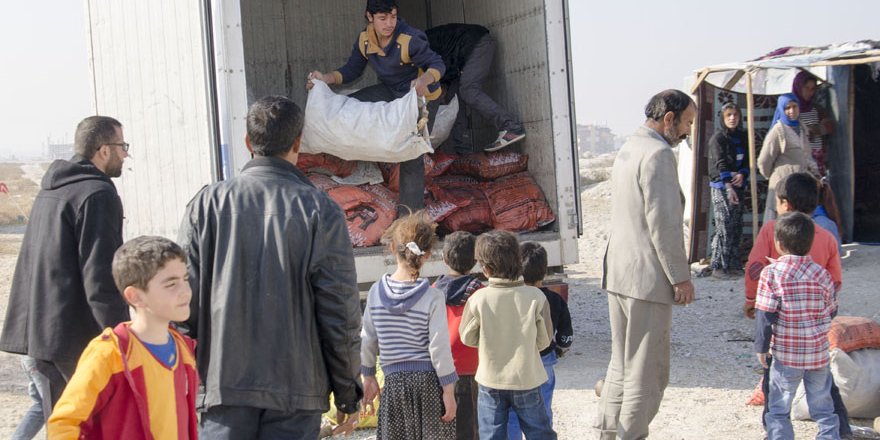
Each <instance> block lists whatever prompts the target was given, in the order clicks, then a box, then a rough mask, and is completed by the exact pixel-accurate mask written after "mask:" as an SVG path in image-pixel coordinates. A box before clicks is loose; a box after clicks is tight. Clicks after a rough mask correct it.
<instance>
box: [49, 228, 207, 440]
mask: <svg viewBox="0 0 880 440" xmlns="http://www.w3.org/2000/svg"><path fill="white" fill-rule="evenodd" d="M184 261H185V260H184V254H183V250H182V249H181V248H180V247H179V246H178V245H176V244H174V242H172V241H170V240H168V239H165V238H161V237H138V238H135V239H134V240H131V241H129V242H127V243H125V244H123V245H122V247H120V248H119V250H117V251H116V254H115V255H114V257H113V279H114V280H115V281H116V285H117V287H118V288H119V291H120V292H122V295H123V296H124V297H125V300H126V301H127V302H128V304H129V305H131V307H133V308H134V310H135V311H136V313H135V314H134V315H133V316H134V318H133V319H132V321H131V322H124V323H121V324H119V325H117V326H116V328H114V329H110V328H107V329H105V330H104V332H103V333H102V334H101V335H99V336H98V337H96V338H95V339H93V340H92V341H91V342H90V343H89V345H88V347H86V350H85V351H84V352H83V354H82V356H81V357H80V359H79V364H78V365H77V368H76V372H74V374H73V377H72V378H71V379H70V382H69V383H68V384H67V387H66V388H65V389H64V393H63V394H62V395H61V399H60V400H59V401H58V403H57V404H56V405H55V409H54V411H53V412H52V416H51V417H50V418H49V423H48V425H47V426H48V434H49V438H52V439H79V438H89V439H117V438H124V439H154V438H156V439H158V438H177V439H195V438H197V421H196V412H195V397H196V390H197V388H198V384H199V377H198V373H197V372H196V362H195V355H194V354H193V349H194V347H195V344H194V342H193V341H192V340H191V339H189V338H187V337H186V336H182V335H180V334H179V333H177V331H175V330H173V329H172V328H170V327H169V324H170V323H171V322H172V321H174V322H181V321H185V320H186V319H187V318H188V317H189V313H190V305H189V303H190V299H191V298H192V291H191V290H190V286H189V282H188V281H187V271H186V263H184Z"/></svg>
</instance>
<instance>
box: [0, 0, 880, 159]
mask: <svg viewBox="0 0 880 440" xmlns="http://www.w3.org/2000/svg"><path fill="white" fill-rule="evenodd" d="M486 1H488V0H486ZM493 1H501V0H493ZM84 5H85V2H83V1H75V0H35V1H20V2H13V3H12V4H10V5H8V6H7V7H6V9H5V11H4V13H3V14H0V60H2V63H3V64H2V65H3V69H2V73H0V75H2V76H0V78H2V80H0V121H3V122H2V128H3V136H2V137H0V158H3V157H8V156H9V155H10V154H16V155H18V156H19V157H28V156H35V155H39V154H40V153H42V150H43V148H44V146H45V145H46V143H47V142H49V141H51V142H53V143H54V142H61V143H63V142H72V141H73V132H74V129H75V127H76V124H77V122H79V121H80V120H81V119H82V118H83V117H85V116H86V115H88V114H89V113H90V108H91V105H90V101H89V99H90V98H89V96H90V94H91V89H90V84H89V71H88V51H87V44H88V40H87V35H86V30H85V24H84V23H85V11H84ZM46 11H52V12H51V13H46ZM569 11H570V13H571V23H572V26H571V37H572V57H573V68H574V73H573V75H574V88H575V106H576V116H577V121H578V123H581V124H592V123H598V124H603V125H607V126H609V127H610V128H611V129H612V130H613V131H614V132H615V133H617V134H618V135H625V134H628V133H630V132H632V131H633V130H634V129H635V128H636V127H637V126H638V125H639V124H641V123H642V122H643V120H644V115H643V113H642V109H643V108H644V105H645V103H646V102H647V101H648V99H649V98H650V97H651V96H652V95H653V94H654V93H656V92H658V91H660V90H663V89H667V88H681V87H682V86H683V83H684V78H685V76H690V75H692V72H693V71H694V70H696V69H699V68H701V67H705V66H708V65H712V64H718V63H725V62H733V61H742V60H747V59H752V58H756V57H758V56H760V55H763V54H765V53H767V52H769V51H771V50H773V49H776V48H779V47H783V46H798V45H824V44H828V43H834V42H844V41H856V40H862V39H875V40H877V39H880V26H878V25H877V23H878V20H880V1H876V0H870V1H864V0H839V1H836V2H832V1H827V0H826V1H816V0H800V1H787V0H777V1H772V2H766V1H760V0H741V1H730V2H716V1H705V0H700V1H698V0H676V1H673V2H646V1H636V0H612V1H588V0H569Z"/></svg>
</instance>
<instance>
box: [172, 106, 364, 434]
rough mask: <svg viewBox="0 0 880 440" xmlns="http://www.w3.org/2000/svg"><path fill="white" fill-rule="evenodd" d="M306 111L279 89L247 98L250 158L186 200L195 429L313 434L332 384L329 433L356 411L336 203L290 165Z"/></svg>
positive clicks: (354, 295)
mask: <svg viewBox="0 0 880 440" xmlns="http://www.w3.org/2000/svg"><path fill="white" fill-rule="evenodd" d="M303 117H304V114H303V112H302V110H301V109H300V108H299V107H298V106H297V105H296V104H294V103H293V101H290V100H289V99H287V98H284V97H280V96H269V97H265V98H262V99H260V100H258V101H257V102H255V103H254V104H253V105H252V106H251V108H250V110H249V111H248V115H247V121H246V122H247V137H246V138H245V144H246V145H247V147H248V149H249V150H250V151H251V152H252V153H253V155H254V159H252V160H251V161H250V162H248V163H247V164H246V165H245V166H244V168H243V169H242V171H241V174H240V175H238V176H236V177H234V178H232V179H229V180H225V181H222V182H218V183H215V184H213V185H210V186H207V187H205V188H203V189H202V190H201V191H199V193H198V194H196V196H195V197H194V198H193V200H192V201H191V202H190V203H189V204H188V205H187V208H186V213H185V216H184V219H183V222H182V225H181V230H180V242H181V244H182V245H183V247H184V250H185V251H186V254H187V265H188V267H189V276H190V284H191V286H192V291H193V296H192V308H193V312H192V313H191V314H190V319H189V321H188V322H187V323H186V324H187V326H188V327H189V329H190V332H191V333H190V335H191V336H192V337H195V338H197V339H198V342H199V345H198V349H197V350H196V361H197V362H196V363H197V365H198V369H199V374H200V376H201V379H202V382H203V383H204V385H205V396H204V398H203V399H202V401H201V402H199V403H200V404H201V405H203V406H204V408H205V413H204V414H203V415H202V418H201V426H200V430H199V435H200V436H201V437H203V438H209V439H238V438H296V439H298V438H318V434H319V430H320V425H321V414H322V413H323V412H325V411H327V410H328V409H329V394H330V393H333V395H334V402H335V404H336V409H337V414H338V416H337V420H338V421H339V422H340V427H339V428H338V429H337V432H339V431H351V430H353V428H354V424H355V423H356V421H357V417H358V416H357V414H358V409H359V408H358V402H359V401H360V399H361V398H362V397H363V389H362V385H361V382H360V379H359V372H360V345H361V343H360V328H361V309H360V300H359V294H358V289H357V277H356V274H355V265H354V255H353V253H352V246H351V240H350V239H349V235H348V229H347V227H346V223H345V218H344V217H343V214H342V210H341V209H340V208H339V206H338V205H337V204H336V203H335V202H334V201H333V200H332V199H330V197H329V196H328V195H327V194H326V193H324V192H323V191H321V190H319V189H317V188H315V187H314V185H312V184H311V182H310V181H309V179H308V178H306V176H305V175H304V174H303V173H302V172H300V170H299V169H297V167H296V165H295V164H296V161H297V156H298V154H299V148H300V140H301V134H302V127H303Z"/></svg>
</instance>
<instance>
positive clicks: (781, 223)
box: [773, 212, 816, 256]
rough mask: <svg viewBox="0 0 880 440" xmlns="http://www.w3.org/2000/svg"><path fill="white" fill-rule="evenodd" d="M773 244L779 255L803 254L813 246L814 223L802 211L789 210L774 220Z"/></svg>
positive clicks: (807, 252)
mask: <svg viewBox="0 0 880 440" xmlns="http://www.w3.org/2000/svg"><path fill="white" fill-rule="evenodd" d="M773 233H774V239H773V241H774V244H775V245H776V251H777V252H779V255H798V256H804V255H807V254H809V253H810V248H812V247H813V237H814V236H815V233H816V225H815V224H814V223H813V219H811V218H810V217H809V216H808V215H806V214H804V213H802V212H789V213H787V214H783V215H782V216H781V217H779V218H778V219H777V220H776V226H775V227H774V228H773Z"/></svg>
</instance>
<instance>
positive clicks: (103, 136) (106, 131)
mask: <svg viewBox="0 0 880 440" xmlns="http://www.w3.org/2000/svg"><path fill="white" fill-rule="evenodd" d="M117 127H120V128H121V127H122V124H120V123H119V121H117V120H116V119H113V118H111V117H109V116H89V117H88V118H85V119H83V120H82V121H80V122H79V124H77V126H76V134H75V135H74V140H73V152H74V153H76V154H78V155H80V156H82V157H85V158H86V159H91V158H93V157H95V153H97V152H98V148H101V145H104V144H107V143H109V142H114V141H116V139H115V136H116V128H117Z"/></svg>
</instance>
